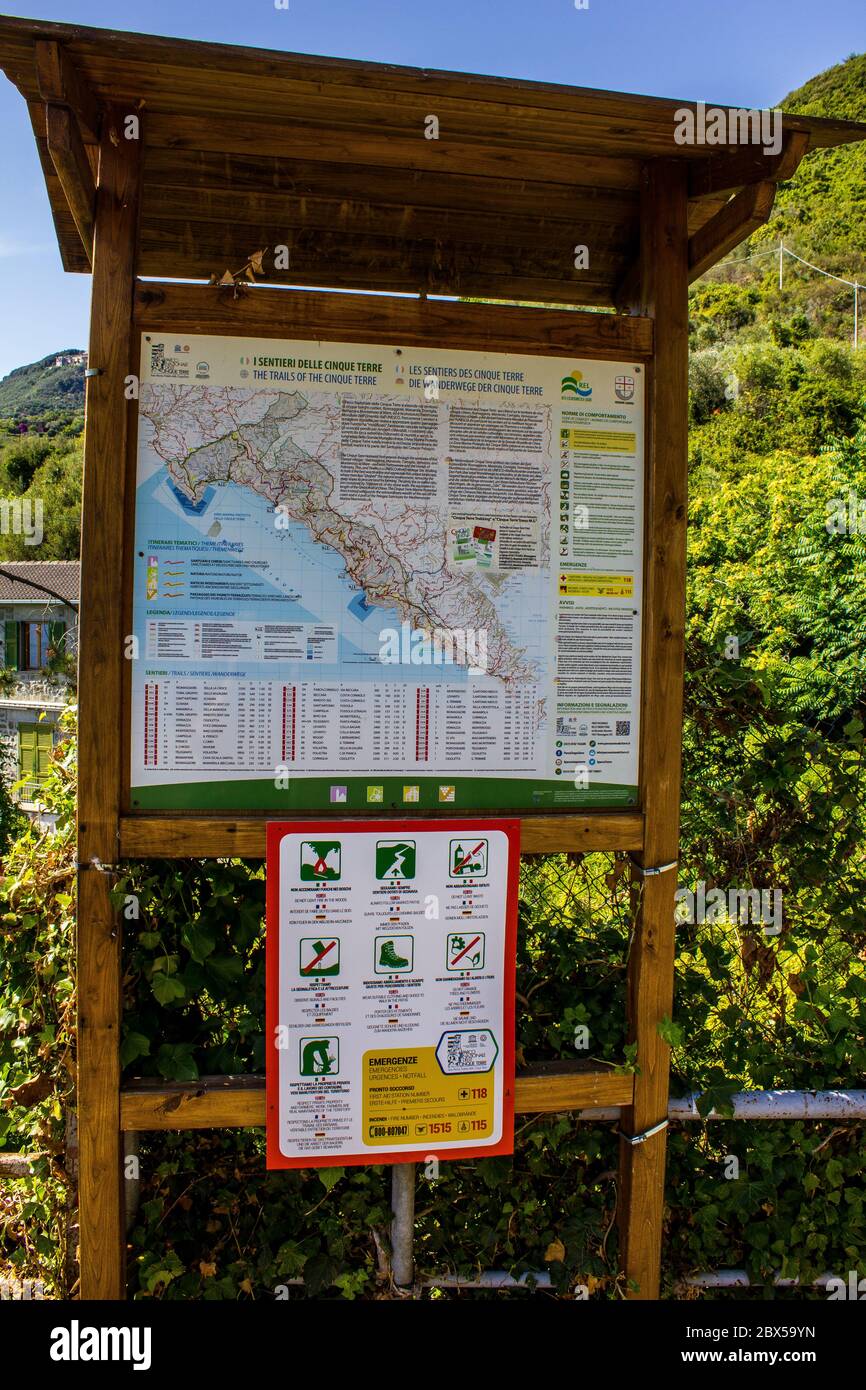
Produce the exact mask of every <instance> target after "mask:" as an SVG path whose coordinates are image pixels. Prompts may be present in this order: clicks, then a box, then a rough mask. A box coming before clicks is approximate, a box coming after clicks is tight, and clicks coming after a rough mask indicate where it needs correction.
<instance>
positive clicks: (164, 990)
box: [150, 970, 186, 1004]
mask: <svg viewBox="0 0 866 1390" xmlns="http://www.w3.org/2000/svg"><path fill="white" fill-rule="evenodd" d="M150 987H151V989H152V990H153V993H154V997H155V998H156V999H157V1000H158V1001H159V1003H160V1004H170V1003H171V1002H172V1000H173V999H182V998H183V996H184V995H185V993H186V990H185V989H184V987H183V983H182V982H181V981H180V980H178V979H176V978H175V977H174V976H172V975H163V973H162V971H160V970H157V971H156V973H155V974H154V976H153V978H152V979H151V982H150Z"/></svg>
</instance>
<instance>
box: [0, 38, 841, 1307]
mask: <svg viewBox="0 0 866 1390" xmlns="http://www.w3.org/2000/svg"><path fill="white" fill-rule="evenodd" d="M0 68H2V69H3V70H4V71H5V72H6V73H7V74H8V75H9V76H10V78H11V79H12V81H13V82H14V83H15V84H16V85H17V86H18V88H19V90H20V91H21V93H22V96H23V97H24V100H25V101H26V103H27V106H28V113H29V116H30V119H31V123H32V126H33V132H34V137H35V140H36V145H37V150H38V154H39V159H40V162H41V166H42V170H43V174H44V178H45V184H46V190H47V194H48V198H49V202H50V205H51V211H52V215H53V217H54V222H55V228H56V231H57V237H58V243H59V247H60V254H61V258H62V261H63V265H64V267H65V268H66V269H67V270H72V271H86V270H92V275H93V312H92V323H91V333H90V358H89V368H90V372H89V380H88V388H87V430H86V436H85V472H84V513H83V523H82V601H81V612H80V621H81V640H80V668H81V674H80V760H79V761H80V791H79V861H80V872H79V925H78V990H79V1072H78V1103H79V1137H80V1145H81V1188H80V1215H81V1291H82V1296H83V1297H84V1298H115V1299H116V1298H121V1297H123V1291H124V1281H123V1223H122V1203H121V1187H122V1176H121V1173H122V1169H121V1155H122V1147H121V1141H122V1136H123V1133H124V1132H127V1131H130V1130H135V1129H139V1128H154V1129H159V1128H173V1127H176V1128H198V1127H202V1126H208V1125H247V1124H249V1125H253V1124H258V1123H260V1122H261V1120H262V1119H263V1117H264V1093H263V1089H262V1081H261V1078H255V1077H247V1078H207V1079H205V1080H204V1081H202V1082H200V1083H196V1084H195V1085H186V1084H184V1085H162V1084H150V1083H148V1084H136V1085H131V1086H128V1087H125V1088H124V1089H123V1090H121V1086H120V1064H119V1034H120V1026H121V1022H122V1018H121V1004H122V1000H121V977H120V959H121V957H120V952H121V923H120V919H119V917H118V914H116V913H115V912H114V911H113V909H112V905H111V900H110V886H111V882H112V875H113V873H115V872H116V871H117V869H118V867H119V861H121V860H123V859H128V858H135V857H139V856H147V855H155V856H166V857H174V858H180V857H187V856H190V857H219V856H223V855H245V856H250V857H258V856H261V855H262V854H263V852H264V827H265V817H255V816H240V817H231V816H228V815H225V814H221V815H215V816H204V815H196V814H191V815H179V814H172V815H170V816H157V815H153V814H150V813H147V812H141V813H137V814H135V815H133V814H131V813H130V811H129V809H128V806H127V803H126V802H125V801H124V787H125V772H126V769H127V754H128V742H129V739H128V733H129V731H128V725H127V723H126V714H125V702H124V699H123V679H124V676H123V671H124V668H125V662H124V660H123V638H124V633H125V632H126V631H128V623H127V619H128V616H129V588H128V584H129V576H128V575H125V574H124V557H125V556H126V555H128V554H129V551H130V540H131V534H132V533H131V517H130V508H129V506H128V505H125V494H126V495H127V496H129V495H131V493H132V488H133V480H134V467H135V459H134V452H135V451H134V440H133V437H132V435H133V431H132V429H131V424H132V421H133V418H134V407H133V406H132V405H130V404H129V403H128V402H127V401H126V399H125V396H124V377H125V376H126V375H127V374H128V373H129V372H132V373H135V372H137V371H138V360H137V359H138V351H137V350H138V336H137V335H138V334H139V333H140V332H141V331H142V330H146V329H150V328H157V327H166V328H170V329H171V330H172V331H175V332H177V333H221V332H224V333H240V334H243V335H246V336H260V337H284V338H289V337H294V338H304V337H306V338H330V339H331V340H338V341H339V340H341V339H342V340H346V341H371V340H374V341H375V340H377V339H378V340H381V341H383V342H389V341H394V342H398V343H406V344H407V345H408V344H418V345H423V344H427V343H430V342H431V340H432V341H435V342H437V343H439V344H441V343H442V342H443V341H447V342H448V343H449V344H451V345H453V346H459V347H462V348H464V349H466V350H475V351H479V350H481V351H483V350H485V349H487V350H492V351H506V352H507V351H519V352H523V353H532V352H535V353H540V354H555V355H559V354H565V353H568V354H570V355H574V356H580V357H598V358H607V359H626V360H627V359H629V358H637V359H639V360H643V361H645V362H646V363H647V383H648V402H647V448H646V451H645V465H646V474H645V476H646V494H645V497H646V507H645V553H644V579H645V583H644V610H645V619H644V632H643V661H642V692H641V751H640V808H639V809H637V810H627V811H626V810H623V811H597V812H595V811H593V812H580V811H570V812H567V813H566V812H558V813H554V812H550V813H546V814H532V815H528V816H522V817H521V818H520V819H521V822H522V828H523V841H522V849H523V851H524V852H525V853H534V854H538V853H552V852H556V851H558V850H570V851H577V852H582V851H590V850H608V851H610V850H619V851H624V852H629V853H630V854H631V855H632V858H633V861H634V863H635V870H634V904H635V910H634V938H633V942H632V947H631V951H630V954H629V963H628V998H629V1003H628V1027H629V1037H630V1039H632V1040H633V1041H636V1043H637V1061H638V1068H639V1070H638V1072H637V1073H636V1075H635V1076H633V1077H632V1076H622V1075H618V1074H617V1073H616V1072H615V1071H611V1070H610V1069H601V1068H598V1067H596V1068H595V1069H592V1068H590V1069H587V1068H586V1067H579V1066H577V1067H575V1066H572V1067H568V1066H567V1065H566V1064H564V1063H559V1064H557V1065H556V1066H553V1067H541V1068H534V1069H531V1071H529V1072H527V1073H526V1074H523V1075H521V1076H520V1077H519V1078H518V1084H517V1103H518V1108H519V1109H521V1110H523V1111H524V1112H532V1111H540V1112H544V1111H551V1110H557V1109H574V1110H580V1109H583V1108H587V1107H589V1108H593V1107H597V1106H599V1105H602V1106H609V1105H619V1106H621V1107H622V1118H621V1134H622V1135H623V1136H624V1137H622V1138H621V1140H620V1184H619V1194H618V1216H619V1223H620V1233H621V1250H622V1263H623V1267H624V1270H625V1273H626V1275H627V1278H628V1281H629V1286H630V1296H633V1297H637V1298H655V1297H657V1295H658V1288H659V1269H660V1246H661V1232H662V1218H663V1201H664V1161H665V1130H664V1125H665V1122H666V1117H667V1103H668V1065H669V1059H668V1048H667V1046H666V1045H665V1044H664V1042H663V1041H662V1039H661V1037H660V1035H659V1032H658V1025H659V1023H660V1022H661V1021H662V1019H663V1018H664V1017H665V1016H666V1015H668V1014H670V1012H671V1004H672V992H673V957H674V916H673V906H674V890H675V886H676V859H677V851H678V814H679V813H678V803H679V784H680V744H681V709H682V693H683V645H684V611H685V532H686V482H687V460H686V427H687V413H686V412H687V383H686V368H687V330H688V323H687V290H688V282H689V280H690V279H692V278H695V277H696V276H698V275H700V274H701V273H702V272H703V271H704V270H705V269H706V268H708V267H709V266H711V265H713V264H714V263H715V262H717V261H718V260H719V259H720V258H721V257H722V256H723V255H724V254H726V253H727V252H728V251H729V250H731V249H732V248H733V247H734V246H736V245H737V244H738V243H739V242H740V241H741V240H742V239H743V238H744V237H746V236H747V235H748V234H749V232H750V231H752V230H753V229H754V228H755V227H757V226H759V225H760V224H761V223H762V222H764V221H765V220H766V219H767V217H768V216H769V214H770V210H771V207H772V200H773V196H774V191H775V187H776V185H777V184H778V183H779V181H780V180H783V179H787V178H790V177H791V175H792V174H793V173H794V171H795V170H796V168H797V166H798V164H799V162H800V160H801V159H803V158H804V156H806V155H807V154H808V152H809V151H810V150H812V149H815V148H819V147H824V148H826V147H833V146H836V145H839V144H844V143H849V142H853V141H856V140H861V139H863V138H864V134H866V126H863V125H858V124H856V123H853V122H843V121H824V120H820V119H817V118H813V117H806V116H802V115H792V116H790V117H789V116H788V115H785V116H784V118H783V119H784V124H785V140H784V146H783V149H782V151H781V153H780V154H779V155H777V156H770V155H766V154H764V153H763V151H762V150H761V149H760V148H759V147H754V146H753V147H743V146H733V147H724V146H722V147H719V148H717V149H707V148H705V147H702V146H701V147H688V146H686V147H683V146H681V145H679V144H678V142H677V139H676V137H675V118H676V115H677V112H678V111H679V110H680V109H681V108H682V106H683V103H678V102H676V101H671V100H661V99H657V98H646V97H639V96H631V95H628V94H625V93H610V92H592V91H587V90H585V89H580V88H565V87H558V86H553V85H551V84H546V83H531V82H523V81H511V80H505V79H499V78H489V77H480V76H467V75H465V74H455V73H435V72H427V71H421V70H417V69H409V68H397V67H391V66H383V65H378V64H372V63H353V62H347V61H345V60H340V59H323V58H318V57H314V56H309V55H301V54H289V53H267V52H261V51H253V50H248V49H241V48H236V47H228V46H225V45H216V44H197V43H190V42H188V41H184V40H174V39H161V38H157V37H153V36H148V35H135V34H117V33H110V32H106V31H100V30H89V29H86V28H81V27H78V26H76V27H72V26H64V25H58V24H44V23H40V22H39V21H31V20H21V19H12V18H6V17H0ZM131 94H134V95H131ZM431 111H432V112H438V113H439V115H440V116H441V118H442V132H441V138H440V139H436V140H426V139H425V138H424V135H423V123H424V121H425V119H426V113H428V112H431ZM131 116H134V117H135V119H134V120H133V121H132V122H130V117H131ZM130 124H131V125H132V127H133V128H134V127H136V125H137V126H138V127H140V129H138V130H136V129H133V131H132V132H131V131H130V129H129V126H130ZM130 134H132V136H133V138H129V136H130ZM136 137H140V138H136ZM145 139H146V140H147V148H146V149H144V148H143V146H144V144H145ZM277 227H279V228H280V229H281V232H280V237H279V240H280V242H282V241H283V239H284V237H285V239H286V240H287V241H288V242H291V245H292V255H293V259H292V266H291V270H285V269H282V268H280V269H278V268H277V267H276V265H274V266H273V267H271V266H270V265H269V266H268V273H269V278H270V279H271V280H272V281H280V282H282V283H284V284H285V283H291V284H294V285H299V284H303V285H308V286H312V287H313V289H311V290H304V291H298V290H296V289H295V290H286V289H267V288H259V287H257V288H250V289H244V290H242V291H240V292H238V293H236V292H235V291H234V290H233V289H232V288H229V289H225V290H223V289H216V288H208V287H206V286H205V284H204V283H203V282H205V281H206V280H207V279H208V277H209V276H211V275H212V274H213V273H214V272H216V274H217V276H218V277H219V276H220V275H222V273H223V272H224V270H225V268H226V266H237V265H242V264H243V263H244V261H245V260H248V258H249V257H250V256H251V255H252V254H253V253H254V252H255V248H257V247H261V246H263V245H264V246H268V245H271V244H272V242H273V240H274V238H273V237H271V235H270V233H271V232H272V231H275V230H276V229H277ZM258 238H261V239H258ZM580 240H592V241H593V257H594V259H593V263H592V268H591V269H588V270H587V271H586V272H579V271H577V268H576V263H575V262H574V261H573V259H572V254H571V252H572V246H573V243H574V242H575V241H580ZM141 276H148V277H150V276H159V277H162V278H163V279H164V277H167V276H168V277H172V279H173V280H175V281H176V280H178V279H181V278H187V279H192V280H197V281H199V282H202V283H198V284H193V285H190V284H178V283H171V284H168V283H161V282H159V281H153V280H151V279H148V280H142V279H139V278H137V277H141ZM322 287H327V288H328V289H329V290H334V289H347V290H351V291H355V292H357V291H358V290H359V289H379V290H385V291H390V292H391V293H392V294H393V293H395V292H397V291H403V292H408V293H409V294H411V295H413V296H415V295H419V296H420V297H418V298H415V297H413V298H411V299H400V298H379V297H364V298H363V299H359V298H358V296H357V293H353V294H332V293H323V292H322ZM435 294H439V295H451V296H464V297H465V296H482V297H483V298H484V299H485V301H489V300H494V301H500V302H496V303H491V302H484V303H483V304H474V303H465V302H453V301H446V300H444V299H435V298H434V299H431V298H428V297H427V296H429V295H435ZM514 300H529V301H531V302H532V303H535V304H550V305H553V306H555V307H552V308H546V309H539V308H530V307H518V306H516V305H514V304H512V303H502V302H501V301H514ZM577 300H579V301H580V303H581V304H583V305H584V306H594V307H596V306H597V307H598V308H600V309H603V310H609V309H611V308H612V307H613V306H616V308H617V309H618V310H619V311H620V312H619V313H610V312H601V313H598V312H593V313H586V312H576V311H573V310H571V309H569V310H562V309H561V308H560V307H556V306H561V305H562V303H563V302H565V303H568V304H571V303H573V302H575V301H577ZM125 586H126V587H125ZM124 592H125V593H126V606H125V607H124V605H123V604H122V603H121V602H120V601H119V596H120V595H122V594H124Z"/></svg>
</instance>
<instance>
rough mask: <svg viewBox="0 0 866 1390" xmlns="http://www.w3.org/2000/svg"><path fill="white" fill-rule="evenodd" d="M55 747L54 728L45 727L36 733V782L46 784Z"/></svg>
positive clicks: (51, 726) (50, 725) (50, 726)
mask: <svg viewBox="0 0 866 1390" xmlns="http://www.w3.org/2000/svg"><path fill="white" fill-rule="evenodd" d="M53 747H54V726H53V725H52V724H49V725H48V727H47V728H46V727H45V725H43V726H42V727H41V728H39V729H37V731H36V780H37V781H38V782H44V781H45V778H46V775H47V773H48V763H49V761H50V758H51V750H52V748H53Z"/></svg>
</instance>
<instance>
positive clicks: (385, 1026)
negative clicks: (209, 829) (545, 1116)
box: [267, 819, 520, 1168]
mask: <svg viewBox="0 0 866 1390" xmlns="http://www.w3.org/2000/svg"><path fill="white" fill-rule="evenodd" d="M519 865H520V823H519V821H517V820H484V821H480V820H474V819H473V820H451V819H449V820H436V821H428V822H419V821H417V820H413V821H407V820H394V821H385V820H382V821H335V820H327V821H324V820H323V821H309V820H307V821H285V822H272V823H271V824H269V825H268V841H267V893H268V912H267V1003H268V1008H267V1039H268V1045H267V1098H268V1167H269V1168H314V1167H329V1166H335V1165H348V1164H355V1163H400V1162H410V1161H414V1160H416V1159H419V1158H429V1157H431V1156H436V1157H438V1158H442V1159H450V1158H466V1157H471V1156H472V1155H474V1154H479V1155H484V1154H497V1153H511V1152H512V1150H513V1143H514V966H515V952H516V939H517V886H518V872H519Z"/></svg>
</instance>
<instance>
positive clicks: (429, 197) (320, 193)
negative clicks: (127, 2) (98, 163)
mask: <svg viewBox="0 0 866 1390" xmlns="http://www.w3.org/2000/svg"><path fill="white" fill-rule="evenodd" d="M143 154H144V169H145V195H146V202H149V200H150V198H151V196H152V197H153V198H154V199H157V198H159V197H160V194H161V193H164V192H165V190H166V189H181V190H186V191H187V192H189V191H190V190H192V189H199V190H201V191H203V192H205V191H208V190H214V189H219V190H222V191H223V192H231V193H232V194H233V195H234V196H235V197H236V198H237V199H238V202H239V203H240V202H242V201H243V199H244V198H246V197H247V195H248V194H251V195H253V196H255V194H256V193H270V194H283V195H290V196H291V197H293V198H295V199H298V200H301V199H306V198H342V199H343V200H345V201H346V202H347V203H349V204H352V205H354V204H358V205H359V206H363V205H365V204H367V203H370V202H371V201H372V202H384V203H391V204H399V205H400V206H403V207H411V208H415V209H417V210H422V209H425V208H426V209H430V210H434V209H435V210H437V211H445V210H448V211H449V212H450V213H451V214H452V215H453V214H455V213H468V214H473V215H476V216H484V214H489V215H491V216H493V217H501V216H502V210H503V208H508V209H509V210H510V212H512V213H513V214H514V215H516V216H518V217H539V218H544V219H548V218H550V219H553V220H554V221H564V222H569V223H571V225H572V226H576V227H580V226H581V218H582V217H583V216H584V215H587V216H589V217H590V219H591V221H592V222H594V223H598V222H609V223H612V224H614V223H621V222H628V221H632V222H635V223H636V220H637V206H638V193H637V189H627V188H600V187H599V188H596V187H594V186H592V185H591V184H587V183H586V182H583V181H581V180H580V179H579V177H578V179H577V180H576V181H575V182H574V183H570V184H564V183H543V182H541V181H540V180H538V179H535V178H533V176H532V173H531V171H530V172H529V173H527V175H526V177H520V178H513V177H507V176H506V177H493V176H489V177H487V178H483V179H479V178H477V177H476V176H475V175H473V174H454V173H449V172H447V171H446V172H439V171H435V172H434V171H430V170H425V171H424V172H413V173H409V174H407V173H406V171H405V170H404V169H391V168H383V167H381V166H376V165H372V164H339V165H335V164H328V163H325V162H321V161H318V160H316V159H299V158H297V157H296V156H295V155H294V154H292V155H291V157H288V156H287V155H286V154H285V153H283V154H282V155H259V154H232V155H221V154H218V153H216V152H214V151H213V150H175V149H170V148H168V147H166V146H162V147H159V148H154V147H153V146H152V145H148V146H147V147H146V148H145V150H144V152H143ZM151 191H152V193H151ZM173 196H174V195H173V194H170V195H169V197H173ZM579 239H580V238H575V240H579Z"/></svg>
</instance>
